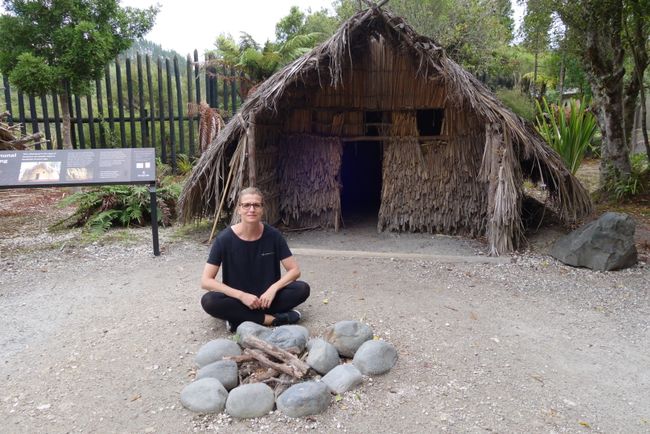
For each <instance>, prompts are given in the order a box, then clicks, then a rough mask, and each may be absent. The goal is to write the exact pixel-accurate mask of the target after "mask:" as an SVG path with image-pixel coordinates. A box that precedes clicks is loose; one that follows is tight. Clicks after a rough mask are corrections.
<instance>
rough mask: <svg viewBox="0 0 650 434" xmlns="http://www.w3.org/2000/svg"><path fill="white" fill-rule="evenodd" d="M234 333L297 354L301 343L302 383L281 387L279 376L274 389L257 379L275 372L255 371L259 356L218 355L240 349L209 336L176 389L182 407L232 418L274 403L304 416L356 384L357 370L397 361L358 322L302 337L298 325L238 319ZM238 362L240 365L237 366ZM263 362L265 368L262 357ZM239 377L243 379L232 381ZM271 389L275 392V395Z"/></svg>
mask: <svg viewBox="0 0 650 434" xmlns="http://www.w3.org/2000/svg"><path fill="white" fill-rule="evenodd" d="M237 333H238V335H239V337H240V342H242V340H243V339H244V338H245V337H246V336H249V335H251V336H255V337H257V338H258V339H262V340H264V341H266V342H268V343H271V344H273V345H275V346H276V347H279V348H283V347H284V348H285V349H288V350H289V352H291V351H296V353H298V354H300V353H303V352H304V350H305V348H307V351H308V352H307V353H306V358H305V354H303V355H302V357H303V359H302V360H306V364H305V362H302V364H303V366H304V368H301V369H302V371H301V375H304V373H305V372H306V375H305V376H304V377H301V378H302V382H300V383H296V384H293V385H292V386H291V387H289V388H288V389H286V390H284V389H285V388H286V387H287V385H284V384H283V381H279V382H277V384H278V385H277V386H275V391H274V390H273V389H272V388H271V387H269V386H268V385H267V384H265V383H263V382H257V381H263V378H267V381H268V378H269V377H268V376H267V377H264V375H268V374H269V372H270V373H271V375H273V376H277V375H278V372H277V371H274V370H270V371H268V370H267V371H266V372H264V370H260V367H264V366H265V364H264V363H262V362H264V359H263V358H262V359H258V358H257V357H252V358H251V354H252V353H249V352H246V353H244V357H241V358H238V360H237V361H235V360H229V359H226V360H223V359H222V358H223V357H225V356H239V355H241V354H242V349H241V347H240V345H239V344H237V343H235V342H233V341H231V340H229V339H215V340H213V341H210V342H208V343H207V344H205V345H203V346H202V347H201V348H200V349H199V351H198V352H197V355H196V357H195V361H196V363H197V365H199V367H200V369H199V370H198V372H197V378H196V381H194V382H193V383H190V384H189V385H187V386H186V387H185V388H184V389H183V390H182V392H181V403H182V404H183V406H184V407H185V408H187V409H189V410H191V411H195V412H199V413H218V412H222V411H224V409H225V410H226V411H227V412H228V414H230V415H231V416H232V417H236V418H240V419H245V418H254V417H260V416H263V415H265V414H267V413H269V412H270V411H272V410H273V406H274V405H277V408H278V410H280V411H281V412H282V413H284V414H285V415H287V416H289V417H303V416H309V415H313V414H318V413H322V412H323V411H325V410H326V409H327V407H328V406H329V403H330V402H331V398H332V393H334V394H340V393H345V392H346V391H349V390H351V389H353V388H354V387H356V386H357V385H359V384H360V383H361V382H362V380H363V375H376V374H383V373H385V372H387V371H388V370H390V369H391V368H392V367H393V366H394V365H395V363H396V361H397V350H396V349H395V347H394V346H393V345H391V344H390V343H388V342H385V341H375V340H372V337H373V331H372V329H371V328H370V327H369V326H368V325H366V324H363V323H361V322H359V321H340V322H337V323H336V324H334V325H333V326H331V327H329V328H328V329H327V330H326V333H325V339H321V338H314V339H311V340H308V339H309V330H307V329H306V328H305V327H303V326H298V325H286V326H280V327H277V328H275V329H273V330H271V329H269V328H267V327H264V326H262V325H259V324H255V323H252V322H244V323H242V324H240V325H239V327H238V328H237ZM249 344H250V345H253V348H255V351H260V350H263V351H262V353H263V354H266V355H267V356H269V357H272V358H277V359H278V361H280V362H282V361H283V360H285V361H286V363H287V364H288V365H286V366H293V367H294V368H295V366H299V365H289V363H291V359H288V361H287V359H286V358H285V357H286V356H282V353H281V352H280V350H276V351H275V352H274V351H273V349H265V348H264V347H260V346H259V345H260V344H255V343H254V342H249ZM337 345H338V347H337ZM247 351H248V350H247ZM264 351H266V353H264ZM339 354H340V355H342V356H344V357H353V359H352V363H346V364H340V363H341V359H340V357H339ZM348 355H349V356H348ZM238 363H244V364H245V365H246V367H244V368H242V369H240V368H239V367H238ZM256 363H261V364H257V365H256ZM266 363H267V364H266V366H267V367H268V366H269V365H268V361H267V362H266ZM282 363H284V362H282ZM287 369H288V368H287ZM274 372H275V373H274ZM253 373H255V376H253V375H252V374H253ZM317 374H321V375H324V376H323V378H322V380H321V381H317V380H314V378H318V375H317ZM242 375H243V376H242ZM257 375H261V376H262V378H259V377H257ZM240 376H242V382H243V383H244V384H241V385H239V386H237V384H238V382H239V381H240ZM294 377H298V376H297V375H295V376H294ZM310 378H311V380H310ZM276 380H277V379H276ZM293 381H296V379H295V378H294V380H293ZM271 384H274V383H271ZM228 390H230V393H228ZM276 394H279V397H278V398H277V399H275V395H276Z"/></svg>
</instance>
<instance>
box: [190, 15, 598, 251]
mask: <svg viewBox="0 0 650 434" xmlns="http://www.w3.org/2000/svg"><path fill="white" fill-rule="evenodd" d="M525 178H528V179H531V180H532V181H533V182H535V183H537V182H543V183H544V184H545V185H546V188H547V189H548V192H549V198H550V200H551V201H552V202H553V205H554V207H555V209H556V210H557V212H558V214H559V216H560V217H561V218H562V219H564V220H565V221H571V220H574V219H576V218H578V217H580V216H582V215H584V214H585V213H587V212H589V211H590V208H591V202H590V199H589V195H588V193H587V192H586V190H585V189H584V188H583V187H582V185H581V184H580V183H579V182H578V181H577V179H576V178H574V177H573V176H572V175H571V174H570V173H569V171H568V170H567V169H566V167H565V166H564V164H563V163H562V160H561V159H560V157H559V156H558V155H557V153H555V152H554V151H553V150H552V149H551V148H550V147H549V146H547V144H546V143H545V142H544V141H543V139H542V138H541V137H540V136H539V135H538V134H537V133H536V132H535V131H534V129H533V128H531V127H530V125H528V124H526V123H525V122H524V121H523V120H522V119H521V118H519V117H518V116H517V115H515V114H514V113H512V112H511V111H509V110H508V109H507V108H506V107H505V106H504V105H503V104H501V103H500V102H499V101H498V100H497V98H496V97H495V96H494V95H493V94H492V93H491V92H490V91H489V90H488V89H487V88H486V87H485V86H484V85H483V84H482V83H481V82H479V81H478V80H477V79H476V78H475V77H474V76H472V75H471V74H470V73H468V72H467V71H465V70H464V69H463V68H461V67H460V66H459V65H458V64H456V63H455V62H454V61H453V60H451V59H449V58H448V57H447V55H446V54H445V52H444V50H443V49H441V48H440V47H439V46H437V45H436V43H435V42H434V41H433V40H431V39H430V38H427V37H424V36H421V35H419V34H417V33H416V32H415V31H414V30H413V28H412V27H411V26H410V25H409V24H407V23H406V22H405V21H404V20H403V19H401V18H399V17H397V16H395V15H393V14H392V13H390V12H389V11H385V10H382V9H381V8H379V7H377V6H373V7H370V8H369V9H367V10H364V11H361V12H359V13H357V14H356V15H354V16H353V17H352V18H350V19H349V20H348V21H346V22H345V23H344V24H343V25H342V26H341V27H340V28H339V29H338V31H337V32H336V34H335V35H334V36H332V37H331V38H330V39H329V40H327V41H326V42H324V43H322V44H321V45H320V46H318V47H316V48H314V49H313V50H312V51H311V52H309V53H308V54H306V55H304V56H303V57H300V58H299V59H297V60H296V61H294V62H293V63H291V64H289V65H288V66H286V67H285V68H284V69H282V70H281V71H279V72H277V73H276V74H274V75H273V76H272V77H270V78H269V79H268V80H266V81H265V82H264V83H262V84H261V85H260V86H259V87H258V88H257V90H256V91H254V93H253V94H252V95H250V96H249V98H248V99H247V100H246V102H245V103H244V104H243V105H242V107H241V109H240V110H239V113H238V114H237V115H236V116H235V117H234V118H233V119H232V120H231V121H230V122H229V123H228V124H227V125H226V127H225V128H224V129H223V130H222V132H221V133H220V134H219V136H218V137H217V138H216V140H215V141H214V142H213V143H212V145H211V146H210V148H209V149H208V150H207V152H205V153H204V154H203V155H202V157H201V159H200V160H199V162H198V164H197V166H196V167H195V169H194V171H193V172H192V174H191V176H190V178H189V179H188V181H187V183H186V185H185V188H184V190H183V192H182V195H181V199H180V206H181V215H182V218H183V219H184V220H185V221H187V220H189V219H192V218H197V217H202V216H208V215H212V213H214V212H215V211H216V210H217V208H219V207H220V205H221V204H222V203H223V202H224V200H222V199H225V205H226V207H230V206H232V205H233V204H234V201H235V199H236V195H237V193H238V191H240V189H241V188H243V187H245V186H248V185H256V186H257V187H259V188H260V189H262V191H264V192H265V194H266V196H267V198H266V205H265V212H266V218H267V220H268V221H269V222H271V223H277V222H279V221H282V222H283V223H285V224H286V225H289V226H296V227H309V226H314V225H318V226H324V227H327V226H329V227H334V228H335V229H338V228H339V225H340V223H341V221H342V220H341V219H342V215H345V213H346V211H347V210H348V209H349V208H353V207H355V206H365V207H367V208H369V209H370V210H371V211H373V212H374V213H375V215H376V216H377V228H378V230H391V231H421V232H432V233H433V232H437V233H445V234H460V235H466V236H471V237H477V236H484V235H485V236H486V237H487V239H488V242H489V244H490V248H491V252H492V253H493V254H499V253H502V252H507V251H511V250H513V249H515V248H516V247H517V246H518V245H519V242H520V241H521V240H522V237H523V225H522V217H521V213H522V200H523V196H524V192H523V181H524V179H525ZM224 192H225V193H224Z"/></svg>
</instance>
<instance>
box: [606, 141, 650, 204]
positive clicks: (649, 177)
mask: <svg viewBox="0 0 650 434" xmlns="http://www.w3.org/2000/svg"><path fill="white" fill-rule="evenodd" d="M630 165H631V169H632V170H631V171H630V176H629V177H627V178H625V179H619V180H618V181H613V184H610V185H608V186H606V190H607V191H611V192H613V193H614V196H615V197H616V199H618V200H621V199H624V198H629V197H631V196H635V195H637V194H640V193H643V192H645V191H646V190H648V188H650V170H649V169H648V156H647V154H645V153H639V154H634V155H632V156H631V157H630Z"/></svg>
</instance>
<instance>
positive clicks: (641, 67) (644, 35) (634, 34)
mask: <svg viewBox="0 0 650 434" xmlns="http://www.w3.org/2000/svg"><path fill="white" fill-rule="evenodd" d="M646 3H647V2H640V1H638V0H630V1H629V5H630V7H631V10H632V14H631V20H629V21H627V23H626V24H627V25H626V26H625V27H624V29H625V34H626V36H627V40H628V44H629V46H630V51H631V52H632V58H633V60H634V70H633V73H632V80H631V82H630V85H629V87H630V88H631V89H629V91H630V95H629V99H630V100H629V101H628V92H626V95H625V97H626V101H625V104H626V105H625V122H626V124H625V129H626V132H627V133H628V135H627V136H626V137H627V138H628V143H629V148H630V149H631V150H633V149H634V148H635V146H636V143H634V142H633V141H632V139H633V137H634V136H635V134H634V131H633V124H634V121H633V119H634V115H635V111H636V100H637V98H636V97H637V95H638V96H640V97H641V98H640V104H639V105H640V107H641V131H642V134H643V144H644V145H645V150H646V154H647V155H648V159H650V144H648V130H647V122H646V99H645V89H644V86H643V78H644V75H645V71H646V69H647V68H648V49H647V47H646V41H647V40H648V30H647V26H646V25H645V22H644V11H645V10H646V9H647V6H646ZM633 91H635V93H634V95H633V94H632V92H633ZM632 96H633V98H632Z"/></svg>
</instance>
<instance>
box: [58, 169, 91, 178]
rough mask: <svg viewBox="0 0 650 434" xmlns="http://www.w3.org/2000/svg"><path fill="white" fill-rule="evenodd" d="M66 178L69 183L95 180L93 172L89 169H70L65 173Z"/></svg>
mask: <svg viewBox="0 0 650 434" xmlns="http://www.w3.org/2000/svg"><path fill="white" fill-rule="evenodd" d="M65 178H66V179H67V180H68V181H86V180H88V179H93V170H92V168H88V167H70V168H68V169H66V171H65Z"/></svg>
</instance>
